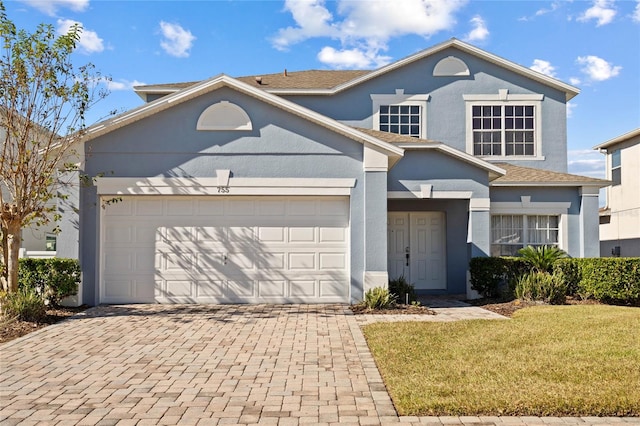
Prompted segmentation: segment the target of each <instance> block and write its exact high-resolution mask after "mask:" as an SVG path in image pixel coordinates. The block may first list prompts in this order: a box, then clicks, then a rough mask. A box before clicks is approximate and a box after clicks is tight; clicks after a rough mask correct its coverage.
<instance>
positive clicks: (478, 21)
mask: <svg viewBox="0 0 640 426" xmlns="http://www.w3.org/2000/svg"><path fill="white" fill-rule="evenodd" d="M469 22H470V23H471V25H473V29H472V30H471V31H470V32H469V34H467V35H466V36H465V38H464V39H465V40H466V41H483V40H485V39H486V38H487V37H488V36H489V30H488V29H487V24H486V23H485V22H484V19H482V17H481V16H480V15H476V16H474V17H473V18H471V20H470V21H469Z"/></svg>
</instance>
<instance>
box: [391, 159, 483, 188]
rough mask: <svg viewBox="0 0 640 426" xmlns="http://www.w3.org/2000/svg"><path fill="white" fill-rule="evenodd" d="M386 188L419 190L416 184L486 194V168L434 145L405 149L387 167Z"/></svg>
mask: <svg viewBox="0 0 640 426" xmlns="http://www.w3.org/2000/svg"><path fill="white" fill-rule="evenodd" d="M388 182H389V183H388V190H389V191H420V184H431V185H433V187H432V188H433V191H472V192H473V197H474V198H488V197H489V187H488V184H489V177H488V173H487V171H486V170H482V169H480V168H479V167H476V166H473V165H470V164H469V163H466V162H464V161H461V160H459V159H456V158H453V157H451V156H450V155H447V154H443V153H441V152H438V151H437V150H435V149H425V150H420V151H409V150H407V151H405V155H404V157H403V158H402V160H400V162H398V164H396V165H395V166H394V167H393V168H392V169H391V170H390V171H389V179H388Z"/></svg>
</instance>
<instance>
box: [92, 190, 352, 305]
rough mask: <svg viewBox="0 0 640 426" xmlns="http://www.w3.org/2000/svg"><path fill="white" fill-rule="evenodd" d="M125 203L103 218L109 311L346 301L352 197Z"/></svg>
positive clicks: (104, 285) (103, 272) (165, 199)
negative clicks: (141, 306)
mask: <svg viewBox="0 0 640 426" xmlns="http://www.w3.org/2000/svg"><path fill="white" fill-rule="evenodd" d="M124 198H125V201H124V203H123V206H124V207H123V208H121V209H119V210H118V211H117V212H116V213H117V214H111V211H110V207H111V206H108V207H107V212H106V213H105V215H104V216H103V218H104V219H103V220H104V225H103V228H102V229H103V236H102V250H104V253H105V254H104V264H103V266H102V269H101V276H102V278H101V280H102V284H101V286H102V287H101V288H102V290H101V302H103V303H124V302H127V301H136V302H140V301H154V300H155V301H157V302H163V303H164V302H167V303H195V302H201V303H236V302H240V303H260V302H265V301H266V302H269V303H291V302H295V303H298V302H300V303H304V302H325V303H333V302H347V301H348V297H349V280H350V277H349V273H348V264H349V262H348V235H349V232H348V226H349V219H348V199H347V198H346V197H342V198H339V197H336V198H335V199H327V200H325V199H324V198H327V197H324V198H322V197H321V198H320V199H318V198H313V199H312V198H304V199H303V198H286V197H264V198H260V197H257V198H255V197H254V198H252V199H242V198H233V197H224V198H222V197H220V198H217V197H216V198H215V199H202V198H201V197H181V196H178V197H171V196H167V197H164V196H163V197H158V198H157V199H156V198H155V197H154V199H150V198H143V197H124ZM336 211H337V212H338V213H336ZM127 212H129V213H130V215H129V216H128V215H127ZM158 212H160V214H158ZM340 212H342V213H340ZM321 213H322V214H321ZM110 270H111V271H114V270H117V271H120V272H121V273H120V274H118V273H112V272H109V271H110ZM136 277H137V278H136Z"/></svg>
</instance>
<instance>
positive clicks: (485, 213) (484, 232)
mask: <svg viewBox="0 0 640 426" xmlns="http://www.w3.org/2000/svg"><path fill="white" fill-rule="evenodd" d="M490 209H491V200H490V199H489V198H472V199H470V200H469V223H468V227H469V228H468V231H467V244H468V245H469V260H471V258H472V257H487V256H490V255H491V211H490ZM479 297H480V295H479V294H478V292H476V291H475V290H472V289H471V282H470V276H469V273H467V298H469V299H477V298H479Z"/></svg>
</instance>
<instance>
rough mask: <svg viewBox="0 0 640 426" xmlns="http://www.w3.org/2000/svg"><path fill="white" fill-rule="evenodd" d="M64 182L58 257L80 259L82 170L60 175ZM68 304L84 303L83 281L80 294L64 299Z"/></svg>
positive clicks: (59, 189)
mask: <svg viewBox="0 0 640 426" xmlns="http://www.w3.org/2000/svg"><path fill="white" fill-rule="evenodd" d="M60 180H61V181H62V182H63V184H62V185H61V186H60V187H59V188H58V192H59V193H60V195H61V197H59V198H58V200H57V203H58V206H57V208H58V213H59V214H60V221H59V222H58V227H59V228H60V233H59V234H58V235H57V237H56V257H64V258H71V259H80V215H79V201H80V172H77V171H75V172H66V173H64V174H62V175H61V176H60ZM63 304H64V305H67V306H80V305H81V304H82V283H81V284H80V285H79V286H78V294H77V295H75V296H71V297H68V298H66V299H64V300H63Z"/></svg>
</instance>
